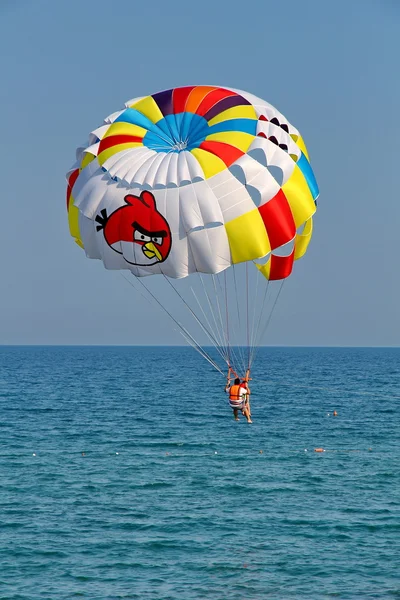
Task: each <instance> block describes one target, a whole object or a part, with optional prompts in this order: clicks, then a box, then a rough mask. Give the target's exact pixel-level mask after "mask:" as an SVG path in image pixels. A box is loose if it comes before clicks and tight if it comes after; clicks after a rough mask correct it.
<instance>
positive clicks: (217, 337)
mask: <svg viewBox="0 0 400 600" xmlns="http://www.w3.org/2000/svg"><path fill="white" fill-rule="evenodd" d="M188 249H189V251H190V254H191V255H192V260H193V263H194V264H196V261H195V256H194V254H193V250H192V247H191V245H190V244H189V246H188ZM198 275H199V276H200V281H201V284H202V288H203V290H204V292H205V294H206V297H207V301H208V305H209V307H210V311H211V315H212V317H213V320H214V323H215V329H214V331H213V328H212V327H211V326H210V324H209V321H208V319H207V317H206V316H205V313H204V310H203V307H202V306H201V302H200V301H199V299H198V298H197V297H196V294H195V293H194V290H193V288H192V286H191V289H192V292H193V295H194V296H195V298H196V301H197V304H198V305H199V307H200V309H201V311H202V313H203V315H204V317H205V319H206V322H207V323H208V326H209V329H210V331H213V333H214V336H213V337H214V342H212V343H213V345H214V346H215V348H216V350H217V351H218V352H219V354H220V355H221V357H222V359H223V361H224V362H225V363H227V364H228V360H227V356H226V351H225V348H224V343H223V340H222V336H221V333H220V331H219V328H218V325H217V321H216V319H215V315H214V310H213V307H212V302H211V300H210V297H209V295H208V292H207V285H206V284H205V282H204V281H203V277H202V274H201V272H200V271H198Z"/></svg>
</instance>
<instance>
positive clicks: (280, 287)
mask: <svg viewBox="0 0 400 600" xmlns="http://www.w3.org/2000/svg"><path fill="white" fill-rule="evenodd" d="M285 281H286V279H282V280H281V284H280V286H279V290H278V293H277V295H276V298H275V301H274V303H273V305H272V308H271V312H270V314H269V317H268V320H267V322H266V324H265V327H264V329H263V331H262V333H261V336H260V337H259V341H258V344H257V350H258V348H259V345H260V344H261V342H262V340H263V338H264V336H265V334H266V333H267V329H268V326H269V324H270V322H271V319H272V315H273V314H274V310H275V306H276V305H277V302H278V300H279V296H280V294H281V291H282V288H283V284H284V283H285ZM254 358H255V356H254Z"/></svg>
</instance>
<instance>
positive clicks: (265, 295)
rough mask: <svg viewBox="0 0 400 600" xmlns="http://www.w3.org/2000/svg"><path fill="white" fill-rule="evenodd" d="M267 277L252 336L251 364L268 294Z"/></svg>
mask: <svg viewBox="0 0 400 600" xmlns="http://www.w3.org/2000/svg"><path fill="white" fill-rule="evenodd" d="M269 283H270V282H269V279H267V284H266V286H265V292H264V297H263V301H262V303H261V310H260V314H259V315H258V321H257V327H256V330H255V332H254V333H255V336H254V346H253V352H252V355H251V358H250V363H251V364H253V362H254V356H255V352H256V349H257V346H258V343H259V331H260V326H261V319H262V316H263V314H264V307H265V302H266V299H267V295H268V289H269Z"/></svg>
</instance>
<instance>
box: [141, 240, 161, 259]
mask: <svg viewBox="0 0 400 600" xmlns="http://www.w3.org/2000/svg"><path fill="white" fill-rule="evenodd" d="M142 250H143V254H144V255H145V256H147V258H154V257H156V258H157V260H160V261H161V260H162V256H161V252H160V251H159V250H158V248H156V247H155V245H154V244H153V242H148V243H147V244H144V245H143V246H142Z"/></svg>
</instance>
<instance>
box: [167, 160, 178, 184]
mask: <svg viewBox="0 0 400 600" xmlns="http://www.w3.org/2000/svg"><path fill="white" fill-rule="evenodd" d="M178 157H179V154H177V153H176V152H172V153H171V159H170V161H169V165H168V171H167V179H166V182H167V185H168V186H170V185H174V186H178V184H179V180H178Z"/></svg>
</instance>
